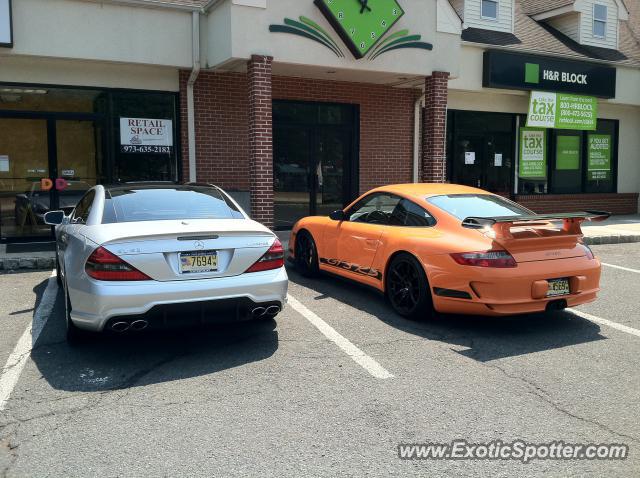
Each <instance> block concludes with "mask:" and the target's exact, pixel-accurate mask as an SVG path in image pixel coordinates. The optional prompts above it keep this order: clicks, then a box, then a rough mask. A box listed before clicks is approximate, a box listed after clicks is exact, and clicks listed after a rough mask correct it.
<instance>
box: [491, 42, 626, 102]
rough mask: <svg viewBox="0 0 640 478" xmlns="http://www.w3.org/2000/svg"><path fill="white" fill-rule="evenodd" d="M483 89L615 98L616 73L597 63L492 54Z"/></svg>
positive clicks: (501, 53)
mask: <svg viewBox="0 0 640 478" xmlns="http://www.w3.org/2000/svg"><path fill="white" fill-rule="evenodd" d="M483 86H485V87H487V88H503V89H510V90H514V89H515V90H537V91H553V92H560V93H573V94H577V95H586V96H596V97H599V98H614V97H615V96H616V69H615V68H611V67H609V66H603V65H597V64H594V63H589V62H583V61H576V60H562V59H559V58H552V57H545V56H538V55H527V54H523V53H510V52H504V51H497V50H489V51H486V52H485V53H484V74H483Z"/></svg>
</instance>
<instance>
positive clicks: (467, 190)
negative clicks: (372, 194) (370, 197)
mask: <svg viewBox="0 0 640 478" xmlns="http://www.w3.org/2000/svg"><path fill="white" fill-rule="evenodd" d="M373 191H376V192H389V193H394V194H399V195H401V196H411V197H416V198H425V197H430V196H440V195H442V194H491V193H489V192H487V191H484V190H482V189H478V188H472V187H470V186H462V185H460V184H446V183H408V184H390V185H388V186H382V187H379V188H376V189H374V190H373Z"/></svg>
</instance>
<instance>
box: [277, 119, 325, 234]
mask: <svg viewBox="0 0 640 478" xmlns="http://www.w3.org/2000/svg"><path fill="white" fill-rule="evenodd" d="M311 137H312V134H311V129H310V128H308V127H298V126H290V127H279V128H275V130H274V138H273V145H274V146H273V160H274V164H273V183H274V184H273V188H274V206H275V210H274V219H275V221H274V222H275V228H276V229H291V228H292V227H293V225H294V224H295V223H296V221H298V220H299V219H301V218H303V217H305V216H308V215H309V213H310V209H311V196H312V194H313V192H312V190H313V189H315V184H314V183H315V181H313V180H312V178H311V173H312V171H313V167H314V165H313V162H314V161H313V154H312V147H311ZM314 173H315V171H314Z"/></svg>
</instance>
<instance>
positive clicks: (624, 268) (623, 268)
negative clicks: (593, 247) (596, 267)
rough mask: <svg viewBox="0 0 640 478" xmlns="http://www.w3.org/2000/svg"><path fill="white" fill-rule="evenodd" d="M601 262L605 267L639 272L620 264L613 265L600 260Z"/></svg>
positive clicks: (639, 272)
mask: <svg viewBox="0 0 640 478" xmlns="http://www.w3.org/2000/svg"><path fill="white" fill-rule="evenodd" d="M601 264H602V265H603V266H607V267H613V268H614V269H621V270H623V271H627V272H635V273H636V274H640V271H639V270H637V269H629V268H628V267H622V266H615V265H613V264H607V263H606V262H601Z"/></svg>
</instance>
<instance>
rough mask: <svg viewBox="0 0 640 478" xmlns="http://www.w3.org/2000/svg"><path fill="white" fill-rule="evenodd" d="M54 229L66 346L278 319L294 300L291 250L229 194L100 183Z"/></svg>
mask: <svg viewBox="0 0 640 478" xmlns="http://www.w3.org/2000/svg"><path fill="white" fill-rule="evenodd" d="M45 221H46V223H47V224H51V225H55V226H56V228H55V230H56V242H57V263H56V267H57V272H58V280H59V283H60V285H61V286H62V287H63V290H64V294H65V298H66V327H67V339H68V340H69V341H70V342H74V341H78V340H80V339H82V338H83V336H84V333H85V332H86V331H93V332H102V331H107V330H108V331H113V332H120V333H121V332H127V331H129V332H137V331H141V330H144V329H147V328H166V327H172V326H178V327H180V326H184V325H193V324H200V323H208V322H226V321H234V320H251V319H261V318H272V317H275V316H276V315H277V314H278V313H279V312H280V311H281V310H282V308H283V306H284V303H285V301H286V295H287V283H288V281H287V273H286V271H285V269H284V250H283V248H282V244H281V243H280V241H279V240H278V238H277V237H276V236H275V234H274V233H273V232H271V231H270V230H269V229H267V228H266V227H264V226H263V225H261V224H259V223H257V222H255V221H252V220H251V219H249V217H248V216H247V214H246V213H245V212H244V211H243V210H242V208H241V207H240V206H239V205H238V204H237V203H236V202H235V201H234V200H233V199H232V198H231V197H230V196H229V195H228V194H226V193H225V192H224V191H223V190H222V189H220V188H217V187H213V186H208V185H174V184H167V183H164V184H146V183H137V184H133V183H128V184H124V185H118V186H113V187H109V186H95V187H94V188H92V189H90V190H89V191H88V192H87V193H86V194H85V195H84V197H83V198H82V199H81V200H80V201H79V203H78V204H77V206H76V207H75V209H74V210H73V212H72V213H71V214H70V215H69V216H65V214H64V212H63V211H52V212H49V213H47V214H46V215H45Z"/></svg>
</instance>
